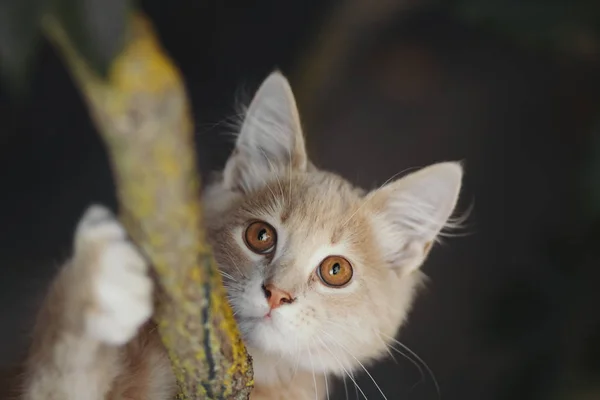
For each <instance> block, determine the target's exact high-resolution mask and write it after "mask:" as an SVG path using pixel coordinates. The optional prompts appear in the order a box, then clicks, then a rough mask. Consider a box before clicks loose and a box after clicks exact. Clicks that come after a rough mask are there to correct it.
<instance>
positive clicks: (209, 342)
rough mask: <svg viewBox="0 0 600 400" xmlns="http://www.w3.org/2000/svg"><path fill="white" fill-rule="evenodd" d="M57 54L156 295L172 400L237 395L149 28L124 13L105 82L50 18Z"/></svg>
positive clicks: (191, 180) (195, 202) (243, 373)
mask: <svg viewBox="0 0 600 400" xmlns="http://www.w3.org/2000/svg"><path fill="white" fill-rule="evenodd" d="M44 28H45V32H46V35H47V36H48V38H49V39H50V40H51V41H52V42H53V43H54V45H55V46H56V47H57V48H58V49H59V51H60V53H61V54H62V56H63V57H64V59H65V62H66V64H67V66H68V68H69V70H70V72H71V73H72V75H73V77H74V79H75V81H76V83H77V85H78V86H79V88H80V90H81V91H82V93H83V96H84V98H85V100H86V102H87V104H88V107H89V110H90V113H91V115H92V118H93V119H94V121H95V123H96V126H97V128H98V129H99V131H100V134H101V135H102V137H103V139H104V141H105V143H106V145H107V147H108V151H109V155H110V159H111V166H112V169H113V172H114V176H115V181H116V184H117V190H118V198H119V202H120V205H121V208H122V216H123V220H124V223H125V225H126V227H127V229H128V230H129V233H130V235H131V236H132V239H133V240H134V241H135V242H136V243H137V244H138V245H139V246H140V248H141V249H142V250H143V251H144V252H145V254H146V255H147V256H148V257H149V259H150V260H151V262H152V265H153V266H154V270H155V272H156V274H157V277H158V284H159V288H160V292H161V294H162V296H161V298H160V301H159V302H158V303H159V304H158V305H157V310H156V312H155V320H156V322H157V324H158V329H159V333H160V336H161V338H162V341H163V343H164V344H165V346H166V348H167V350H168V352H169V355H170V358H171V362H172V364H173V370H174V372H175V375H176V377H177V381H178V383H179V385H180V389H181V394H180V396H179V398H182V399H190V400H191V399H217V398H218V399H222V398H226V399H247V398H248V396H249V394H250V390H251V389H252V385H253V381H252V365H251V360H250V358H249V356H248V354H247V353H246V349H245V347H244V344H243V342H242V340H241V337H240V335H239V332H238V329H237V325H236V323H235V320H234V318H233V314H232V311H231V308H230V306H229V304H228V302H227V300H226V296H225V289H224V287H223V283H222V281H221V276H220V274H219V272H218V270H217V266H216V264H215V261H214V259H213V257H212V254H211V251H210V249H209V247H208V245H207V244H206V241H205V233H204V230H203V228H202V207H201V205H200V193H199V192H200V189H199V188H200V181H199V177H198V174H197V172H196V155H195V153H194V145H193V135H192V134H193V127H192V122H191V118H190V111H189V105H188V101H187V96H186V93H185V88H184V85H183V80H182V78H181V76H180V74H179V71H178V70H177V69H176V68H175V67H174V66H173V64H172V63H171V61H170V60H169V58H168V57H167V56H166V55H165V53H164V52H163V51H162V49H161V48H160V45H159V44H158V41H157V39H156V37H155V35H154V33H153V31H152V27H151V24H150V23H149V21H147V20H146V19H145V18H144V17H143V16H142V15H140V14H134V15H132V16H131V17H130V22H129V29H128V33H127V37H126V38H125V46H124V48H123V50H122V51H121V53H120V54H119V55H118V56H117V57H116V59H115V60H114V61H113V63H112V66H111V68H110V71H109V75H108V79H106V80H103V79H101V78H100V77H98V76H97V75H95V74H94V73H93V72H92V70H91V69H90V68H89V66H88V65H86V63H85V62H84V61H83V59H82V57H81V56H80V55H79V54H77V53H76V51H75V50H74V48H73V46H72V42H71V41H70V40H69V38H68V37H67V35H66V33H65V31H64V30H63V29H62V27H61V26H60V25H59V24H58V22H57V20H56V19H54V18H52V17H51V16H48V17H46V19H45V20H44Z"/></svg>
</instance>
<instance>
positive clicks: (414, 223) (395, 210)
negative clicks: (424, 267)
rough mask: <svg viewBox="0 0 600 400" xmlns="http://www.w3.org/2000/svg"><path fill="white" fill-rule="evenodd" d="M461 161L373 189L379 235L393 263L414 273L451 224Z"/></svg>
mask: <svg viewBox="0 0 600 400" xmlns="http://www.w3.org/2000/svg"><path fill="white" fill-rule="evenodd" d="M462 176H463V170H462V167H461V165H460V164H459V163H455V162H443V163H439V164H434V165H431V166H429V167H426V168H423V169H421V170H420V171H417V172H414V173H412V174H409V175H407V176H406V177H404V178H402V179H399V180H397V181H395V182H392V183H390V184H388V185H386V186H384V187H382V188H380V189H377V190H375V191H373V192H371V193H370V194H369V195H368V198H367V201H368V204H369V207H371V208H372V210H373V211H374V212H375V224H376V225H375V228H376V232H375V234H376V235H377V236H378V241H379V243H380V245H381V249H382V251H383V253H384V257H385V259H386V260H387V261H388V262H389V264H390V265H393V266H395V267H398V268H401V269H403V270H404V271H406V272H411V271H413V270H415V269H417V268H419V267H420V266H421V264H422V263H423V261H424V260H425V258H426V257H427V255H428V253H429V250H430V249H431V245H432V244H433V242H434V241H435V240H436V238H437V236H438V234H439V233H440V231H441V230H442V229H443V228H444V227H447V226H448V225H452V224H449V221H448V219H449V218H450V215H451V214H452V212H453V211H454V207H455V206H456V202H457V200H458V195H459V192H460V188H461V183H462Z"/></svg>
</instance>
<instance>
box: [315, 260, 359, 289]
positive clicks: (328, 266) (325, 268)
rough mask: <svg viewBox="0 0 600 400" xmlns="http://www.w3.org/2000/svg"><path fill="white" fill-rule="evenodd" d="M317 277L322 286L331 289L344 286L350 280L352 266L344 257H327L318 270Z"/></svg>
mask: <svg viewBox="0 0 600 400" xmlns="http://www.w3.org/2000/svg"><path fill="white" fill-rule="evenodd" d="M317 271H318V275H319V278H321V281H323V283H324V284H326V285H327V286H331V287H342V286H346V285H347V284H348V282H350V279H352V274H353V271H352V265H350V262H349V261H348V260H346V259H345V258H344V257H340V256H329V257H327V258H326V259H324V260H323V261H321V264H320V265H319V268H318V270H317Z"/></svg>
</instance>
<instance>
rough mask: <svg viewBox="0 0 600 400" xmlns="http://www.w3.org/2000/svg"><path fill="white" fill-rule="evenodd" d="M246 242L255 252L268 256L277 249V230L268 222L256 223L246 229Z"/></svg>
mask: <svg viewBox="0 0 600 400" xmlns="http://www.w3.org/2000/svg"><path fill="white" fill-rule="evenodd" d="M244 242H246V246H248V248H249V249H250V250H252V251H253V252H255V253H258V254H267V253H270V252H271V251H273V250H274V249H275V244H276V243H277V234H276V233H275V229H274V228H273V227H272V226H271V225H269V224H267V223H266V222H262V221H255V222H253V223H251V224H250V225H248V227H247V228H246V232H245V233H244Z"/></svg>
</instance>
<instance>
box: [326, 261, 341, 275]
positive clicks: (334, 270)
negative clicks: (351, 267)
mask: <svg viewBox="0 0 600 400" xmlns="http://www.w3.org/2000/svg"><path fill="white" fill-rule="evenodd" d="M341 268H342V267H341V266H340V263H335V264H333V267H331V271H329V273H330V274H331V275H337V274H338V273H339V272H340V269H341Z"/></svg>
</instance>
